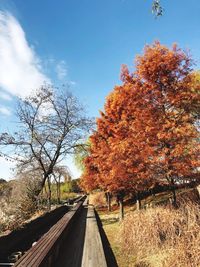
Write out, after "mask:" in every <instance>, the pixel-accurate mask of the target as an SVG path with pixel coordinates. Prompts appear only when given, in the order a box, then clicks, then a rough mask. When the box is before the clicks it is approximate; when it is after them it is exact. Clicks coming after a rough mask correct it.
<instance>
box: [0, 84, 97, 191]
mask: <svg viewBox="0 0 200 267" xmlns="http://www.w3.org/2000/svg"><path fill="white" fill-rule="evenodd" d="M17 116H18V118H19V125H20V127H19V130H18V131H17V132H16V133H15V134H13V135H11V134H9V133H8V132H5V133H2V134H1V136H0V144H1V145H2V146H4V147H6V148H7V147H8V146H12V147H13V148H14V149H15V154H16V155H17V156H16V159H17V160H18V161H19V162H20V165H21V166H22V167H23V168H31V166H32V165H31V164H32V162H34V163H35V164H36V165H37V167H39V168H40V170H41V171H42V179H41V182H40V187H39V188H38V192H37V194H39V193H40V191H41V190H42V188H43V186H44V184H45V182H46V181H47V180H48V179H50V176H51V175H52V173H53V172H54V167H55V166H56V165H57V164H58V163H59V162H60V161H62V159H63V158H64V157H66V156H67V155H69V154H72V153H74V152H75V149H76V148H77V147H78V146H79V145H80V142H81V140H83V137H85V135H86V134H88V133H89V131H90V128H91V125H92V121H91V120H90V119H89V118H88V117H86V116H85V112H84V108H83V107H82V106H81V104H80V103H79V102H78V100H77V99H76V98H75V97H74V96H73V95H72V94H71V93H69V92H67V91H63V92H61V93H59V92H58V91H57V90H56V89H55V88H53V87H51V86H45V87H42V88H41V89H40V90H38V91H37V93H36V94H33V95H32V96H30V97H28V98H26V99H20V100H19V105H18V110H17Z"/></svg>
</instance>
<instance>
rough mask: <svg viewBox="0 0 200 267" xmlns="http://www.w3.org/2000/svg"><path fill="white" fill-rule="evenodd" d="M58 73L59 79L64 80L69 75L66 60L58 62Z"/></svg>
mask: <svg viewBox="0 0 200 267" xmlns="http://www.w3.org/2000/svg"><path fill="white" fill-rule="evenodd" d="M56 74H57V77H58V79H59V80H64V79H65V78H66V77H67V74H68V72H67V64H66V62H65V61H64V60H61V61H59V62H58V63H57V65H56Z"/></svg>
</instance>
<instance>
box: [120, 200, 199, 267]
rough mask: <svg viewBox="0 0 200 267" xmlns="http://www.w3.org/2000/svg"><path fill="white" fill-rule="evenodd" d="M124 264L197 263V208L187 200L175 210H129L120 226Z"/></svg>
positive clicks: (191, 266)
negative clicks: (127, 261)
mask: <svg viewBox="0 0 200 267" xmlns="http://www.w3.org/2000/svg"><path fill="white" fill-rule="evenodd" d="M119 238H120V244H121V247H122V248H123V254H124V255H125V257H126V258H127V259H130V257H133V256H135V257H136V263H133V262H132V263H129V264H128V265H127V266H126V267H128V266H130V267H133V266H137V267H139V266H140V267H142V266H143V267H145V266H152V267H169V266H170V267H199V266H200V208H199V206H197V205H195V204H192V203H191V202H187V204H185V205H182V206H181V207H180V208H179V209H178V210H177V209H173V208H171V207H155V208H149V209H147V210H141V211H135V212H131V213H129V214H128V215H127V216H126V217H125V219H124V221H123V223H122V224H121V226H120V232H119Z"/></svg>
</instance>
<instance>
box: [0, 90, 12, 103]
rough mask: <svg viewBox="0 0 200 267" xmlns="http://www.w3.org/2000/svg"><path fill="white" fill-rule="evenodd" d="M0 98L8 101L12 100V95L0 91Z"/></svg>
mask: <svg viewBox="0 0 200 267" xmlns="http://www.w3.org/2000/svg"><path fill="white" fill-rule="evenodd" d="M0 98H1V99H3V100H7V101H10V100H12V97H11V96H10V95H8V94H6V93H3V92H1V91H0Z"/></svg>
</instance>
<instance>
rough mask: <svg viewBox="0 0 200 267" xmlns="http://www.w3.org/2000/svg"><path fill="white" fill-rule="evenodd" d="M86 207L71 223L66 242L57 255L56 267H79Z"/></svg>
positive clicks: (81, 255)
mask: <svg viewBox="0 0 200 267" xmlns="http://www.w3.org/2000/svg"><path fill="white" fill-rule="evenodd" d="M86 217H87V207H84V206H83V208H82V210H81V212H80V215H79V216H78V217H77V218H76V220H75V221H74V222H73V225H72V227H71V229H70V231H69V234H68V235H67V238H66V240H65V241H64V244H63V246H62V249H61V251H60V253H59V256H58V260H57V262H56V267H81V263H82V257H83V247H84V239H85V229H86Z"/></svg>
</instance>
